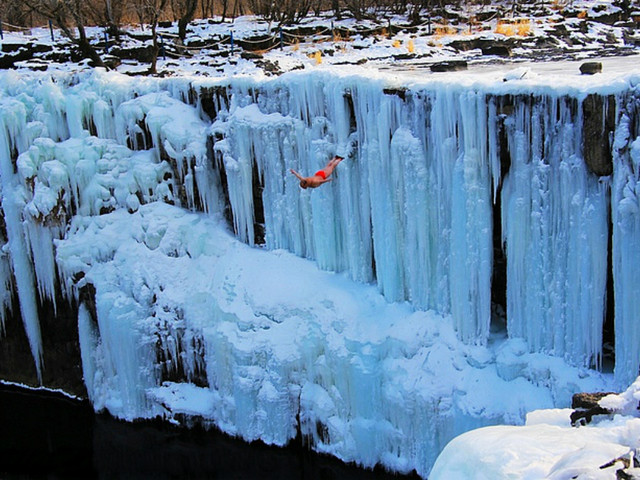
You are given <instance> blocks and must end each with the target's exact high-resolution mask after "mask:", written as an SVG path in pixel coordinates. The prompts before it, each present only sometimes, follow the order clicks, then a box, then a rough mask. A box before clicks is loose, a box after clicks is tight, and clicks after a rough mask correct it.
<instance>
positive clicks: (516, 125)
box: [502, 97, 608, 366]
mask: <svg viewBox="0 0 640 480" xmlns="http://www.w3.org/2000/svg"><path fill="white" fill-rule="evenodd" d="M515 106H516V110H515V113H514V115H512V116H511V117H510V118H509V120H507V125H506V129H507V135H508V141H509V148H510V151H511V152H513V154H512V157H511V169H510V171H509V174H508V175H507V177H506V178H505V180H504V187H503V191H502V211H503V217H502V218H503V238H504V242H505V243H506V252H507V259H508V262H507V318H508V330H509V335H510V336H512V337H522V338H524V339H525V340H526V341H527V342H528V343H529V346H530V348H531V350H532V351H544V352H549V353H553V354H555V355H559V356H564V357H565V358H567V359H570V360H571V361H573V362H578V363H583V364H584V365H585V366H588V365H590V364H592V363H597V362H599V360H600V357H601V354H602V323H603V320H604V308H605V291H606V289H605V284H606V278H607V242H608V214H607V210H608V185H607V182H605V181H600V180H599V179H598V177H596V176H594V175H593V174H589V173H588V172H587V169H586V165H585V162H584V160H583V157H582V152H581V143H582V139H581V128H580V126H581V117H580V109H579V108H577V102H576V101H575V100H573V99H567V98H548V97H542V98H535V99H531V100H530V101H527V100H523V101H521V102H517V103H516V105H515Z"/></svg>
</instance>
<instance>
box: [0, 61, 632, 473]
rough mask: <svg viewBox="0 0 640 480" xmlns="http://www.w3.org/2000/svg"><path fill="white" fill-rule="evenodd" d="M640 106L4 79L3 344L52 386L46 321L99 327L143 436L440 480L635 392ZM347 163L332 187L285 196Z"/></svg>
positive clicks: (88, 378)
mask: <svg viewBox="0 0 640 480" xmlns="http://www.w3.org/2000/svg"><path fill="white" fill-rule="evenodd" d="M540 81H541V82H542V80H540ZM638 84H639V83H638V82H637V78H636V79H634V78H630V79H626V80H624V81H618V82H614V83H613V84H612V85H613V86H602V87H598V88H599V89H600V90H598V88H595V89H592V90H589V89H588V88H586V87H585V88H584V89H580V88H575V89H573V88H568V87H562V86H553V85H548V84H544V82H543V83H541V84H540V85H536V84H533V85H526V86H523V85H522V84H519V83H518V82H503V81H502V78H500V79H499V80H495V79H493V80H482V81H481V80H477V81H473V82H468V81H463V80H462V79H460V80H459V81H458V80H456V79H453V78H451V77H438V78H436V79H426V80H424V81H419V82H416V81H415V80H412V81H409V80H408V79H404V80H403V79H402V78H400V79H398V78H395V77H387V76H383V75H375V76H372V77H365V76H363V74H346V73H340V72H338V71H331V72H330V71H322V70H319V71H315V72H306V71H305V72H292V73H289V74H287V75H283V76H282V77H279V78H274V79H254V78H242V77H237V78H230V79H224V80H220V79H217V80H214V79H203V78H199V79H187V78H166V79H145V80H138V79H136V80H133V79H129V78H123V76H120V75H117V74H115V73H107V72H100V71H96V72H91V73H89V72H81V73H75V74H57V75H53V76H52V75H50V74H47V73H38V72H34V73H30V74H19V73H16V72H2V73H0V89H1V93H0V111H1V112H2V116H1V117H0V175H1V177H2V183H1V187H2V211H3V213H4V221H5V224H4V225H2V229H0V234H1V235H2V239H3V242H4V246H3V248H2V256H1V257H0V276H1V278H0V281H2V282H4V284H5V285H6V286H7V289H8V290H9V293H7V294H4V295H3V296H2V297H1V298H0V303H1V305H0V307H1V310H2V316H1V317H0V318H2V324H4V323H5V322H6V321H7V320H6V319H7V318H9V317H10V316H11V315H18V314H19V315H20V317H21V319H22V322H23V324H24V328H25V332H26V335H27V338H28V341H29V345H30V348H31V352H32V355H33V357H34V360H35V362H36V365H37V369H38V376H40V375H41V370H42V369H43V368H44V369H46V364H44V365H43V362H42V349H43V347H42V338H41V333H40V327H39V321H38V309H39V308H41V306H42V304H43V301H44V300H47V301H49V302H51V304H52V305H53V307H54V308H55V309H61V308H64V305H63V304H64V303H68V304H69V305H72V306H77V310H78V311H77V312H76V313H77V315H78V335H79V342H80V347H81V357H82V358H81V363H82V368H83V374H84V382H85V385H86V388H87V392H88V395H89V397H90V399H91V401H92V403H93V405H94V407H95V408H96V409H106V410H108V411H109V412H111V413H112V414H113V415H115V416H118V417H120V418H124V419H130V420H131V419H135V418H150V417H154V416H156V415H161V416H164V417H166V418H168V419H170V420H171V421H180V422H184V423H186V424H191V423H193V422H195V421H201V422H203V423H204V424H205V425H215V426H217V427H218V428H220V429H221V430H223V431H225V432H227V433H230V434H232V435H237V436H241V437H242V438H245V439H247V440H257V439H260V440H262V441H264V442H266V443H270V444H276V445H284V444H286V443H287V442H289V441H291V440H292V439H293V438H295V437H296V436H297V435H298V434H300V435H301V437H302V438H303V439H304V441H305V442H307V443H308V444H309V445H310V446H311V447H312V448H314V449H315V450H317V451H321V452H325V453H329V454H332V455H335V456H337V457H339V458H341V459H343V460H347V461H355V462H358V463H359V464H362V465H365V466H374V465H376V464H383V465H385V466H387V467H389V468H391V469H394V470H397V471H402V472H408V471H411V470H416V471H417V472H418V473H419V474H421V475H424V476H426V475H427V474H428V472H429V469H430V468H431V465H432V464H433V461H434V460H435V457H436V456H437V454H438V452H439V451H440V450H441V449H442V448H443V446H444V445H445V444H446V443H447V441H448V440H449V439H451V438H453V437H454V436H456V435H458V434H459V433H462V432H463V431H466V430H469V429H471V428H474V427H478V426H482V425H488V424H494V423H519V422H522V421H523V419H524V414H525V413H526V411H527V410H530V409H534V408H544V407H552V406H558V405H563V404H566V403H567V402H568V401H569V399H570V395H571V393H573V392H575V391H577V390H589V389H595V388H603V387H604V388H606V387H611V386H612V385H616V386H618V387H621V386H624V385H626V384H628V383H629V382H630V381H632V380H633V379H634V378H635V377H636V376H637V372H638V368H639V367H640V350H639V347H638V345H639V344H640V331H638V328H637V327H636V323H637V322H636V319H637V317H638V314H640V300H639V299H640V295H638V293H639V292H638V289H639V288H640V278H638V273H637V272H638V271H640V269H638V268H637V265H636V264H637V260H636V259H637V255H636V254H635V253H634V252H636V251H637V250H638V247H639V246H638V243H639V242H640V223H639V222H640V220H639V219H640V213H639V212H640V204H639V203H638V194H637V193H636V191H637V190H638V188H639V187H638V185H639V182H640V180H639V179H638V163H639V162H640V145H639V141H638V136H639V135H640V131H639V127H638V121H637V115H638V107H639V105H640V101H639V100H638V96H639V94H638V90H637V85H638ZM588 94H590V95H595V96H601V97H604V96H606V97H607V98H609V97H610V98H611V101H610V103H607V108H609V109H615V113H616V122H615V125H614V126H613V127H611V128H610V129H609V127H607V126H606V122H604V120H602V119H600V118H596V119H595V121H594V120H593V119H592V118H590V117H588V116H587V115H586V114H585V112H584V109H583V102H584V99H585V98H586V96H587V95H588ZM607 101H609V100H607ZM592 121H594V122H595V123H594V124H595V126H596V127H597V128H595V131H596V132H600V133H598V135H602V138H603V139H605V138H606V139H611V142H612V148H611V151H610V152H609V153H608V156H607V161H609V162H610V163H611V165H612V169H613V173H612V175H605V176H603V175H600V174H596V173H594V172H593V170H592V168H590V167H589V162H587V161H585V157H586V156H587V154H588V153H589V152H586V151H585V139H584V135H585V134H584V133H583V132H584V131H585V125H586V124H587V123H588V122H592ZM596 140H597V139H596ZM335 154H338V155H341V156H344V157H345V158H344V160H343V161H342V162H341V163H340V165H339V166H338V168H337V169H336V171H335V173H334V176H335V180H334V181H332V182H330V183H327V184H325V185H323V186H322V187H321V188H318V189H315V190H303V189H301V188H300V187H299V186H298V181H297V179H296V178H295V177H294V176H293V175H291V174H290V173H289V169H295V170H297V171H299V172H303V174H310V173H312V172H314V171H316V170H318V169H320V168H322V167H323V166H324V165H325V163H326V162H327V160H328V159H329V158H331V157H332V156H333V155H335ZM227 229H229V230H231V231H232V232H231V233H232V234H233V235H230V234H229V231H228V230H227ZM496 251H500V252H502V251H504V256H505V258H506V304H505V305H503V307H505V309H506V329H504V328H501V323H500V322H501V321H503V320H504V319H501V318H496V317H494V315H495V313H496V308H495V307H496V306H495V305H492V284H491V283H492V274H493V269H494V264H495V260H496ZM11 292H14V293H15V295H14V294H12V293H11ZM611 292H613V294H614V299H613V301H612V302H611V298H610V295H611ZM608 296H609V297H608ZM12 299H16V300H17V301H18V302H19V305H12ZM608 303H611V304H612V305H614V306H615V308H614V311H611V308H610V307H608V306H607V305H608ZM74 308H76V307H74ZM614 316H615V339H614V340H615V361H616V365H615V375H614V378H613V379H612V378H610V376H607V375H604V374H601V373H599V372H598V371H597V370H593V369H592V368H593V367H600V366H601V363H602V359H603V355H604V351H603V344H604V343H605V342H607V341H610V340H612V339H608V338H605V337H604V336H603V327H604V326H605V321H607V319H609V320H608V321H611V318H613V317H614ZM0 330H2V329H0ZM1 341H3V339H2V338H0V342H1Z"/></svg>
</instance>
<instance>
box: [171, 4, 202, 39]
mask: <svg viewBox="0 0 640 480" xmlns="http://www.w3.org/2000/svg"><path fill="white" fill-rule="evenodd" d="M174 4H175V5H174V6H175V8H176V10H177V12H178V15H179V18H178V36H179V37H180V39H181V40H184V39H185V38H186V37H187V25H189V22H191V21H192V20H193V17H195V15H196V9H197V8H198V0H174Z"/></svg>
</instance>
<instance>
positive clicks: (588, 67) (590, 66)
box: [580, 62, 602, 75]
mask: <svg viewBox="0 0 640 480" xmlns="http://www.w3.org/2000/svg"><path fill="white" fill-rule="evenodd" d="M600 72H602V62H584V63H583V64H582V65H580V73H582V74H583V75H593V74H594V73H600Z"/></svg>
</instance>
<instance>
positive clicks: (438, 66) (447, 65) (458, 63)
mask: <svg viewBox="0 0 640 480" xmlns="http://www.w3.org/2000/svg"><path fill="white" fill-rule="evenodd" d="M430 68H431V71H432V72H457V71H459V70H466V69H467V62H466V60H447V61H446V62H438V63H434V64H433V65H431V67H430Z"/></svg>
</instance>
